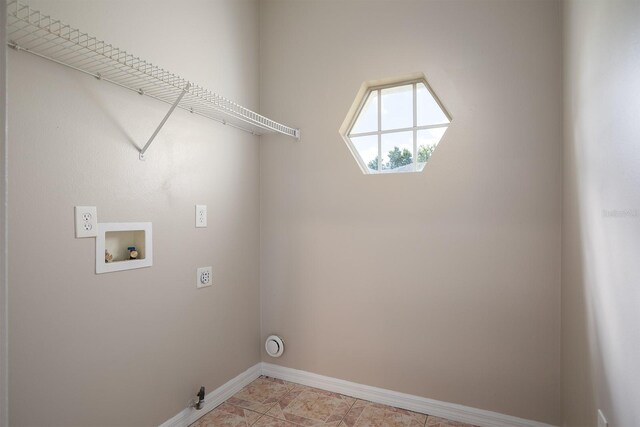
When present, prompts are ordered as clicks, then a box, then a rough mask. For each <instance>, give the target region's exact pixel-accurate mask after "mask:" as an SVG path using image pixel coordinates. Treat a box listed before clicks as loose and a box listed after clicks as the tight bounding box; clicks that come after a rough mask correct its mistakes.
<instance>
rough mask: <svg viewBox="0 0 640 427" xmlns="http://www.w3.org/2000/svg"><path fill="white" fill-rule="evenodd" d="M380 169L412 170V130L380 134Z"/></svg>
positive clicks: (388, 170) (389, 170)
mask: <svg viewBox="0 0 640 427" xmlns="http://www.w3.org/2000/svg"><path fill="white" fill-rule="evenodd" d="M382 169H383V170H382V171H383V172H391V171H393V172H413V171H414V170H415V169H414V166H413V132H395V133H386V134H383V135H382Z"/></svg>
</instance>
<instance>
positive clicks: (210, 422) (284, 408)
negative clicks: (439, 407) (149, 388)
mask: <svg viewBox="0 0 640 427" xmlns="http://www.w3.org/2000/svg"><path fill="white" fill-rule="evenodd" d="M246 426H252V427H300V426H302V427H322V426H325V427H418V426H420V427H473V426H471V425H470V424H464V423H459V422H456V421H449V420H445V419H442V418H437V417H433V416H431V415H425V414H419V413H417V412H411V411H407V410H404V409H399V408H394V407H392V406H385V405H380V404H377V403H373V402H368V401H366V400H359V399H355V398H353V397H348V396H343V395H341V394H337V393H332V392H329V391H325V390H320V389H317V388H312V387H307V386H304V385H300V384H295V383H290V382H287V381H282V380H278V379H275V378H270V377H264V376H262V377H260V378H258V379H256V380H255V381H254V382H252V383H251V384H249V385H248V386H246V387H245V388H243V389H242V390H240V391H239V392H238V393H236V394H235V395H234V396H233V397H231V398H230V399H229V400H227V401H226V402H224V403H223V404H222V405H220V406H218V407H217V408H215V409H214V410H213V411H211V412H209V413H208V414H206V415H205V416H203V417H202V418H200V419H199V420H198V421H196V422H195V423H194V424H192V425H191V427H246Z"/></svg>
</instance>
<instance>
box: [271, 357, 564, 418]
mask: <svg viewBox="0 0 640 427" xmlns="http://www.w3.org/2000/svg"><path fill="white" fill-rule="evenodd" d="M262 375H266V376H269V377H274V378H279V379H281V380H285V381H291V382H294V383H298V384H303V385H306V386H310V387H317V388H321V389H324V390H328V391H332V392H334V393H340V394H344V395H347V396H351V397H356V398H358V399H364V400H369V401H371V402H376V403H381V404H384V405H390V406H395V407H398V408H403V409H408V410H410V411H415V412H420V413H422V414H429V415H434V416H436V417H442V418H447V419H449V420H453V421H460V422H464V423H469V424H473V425H476V426H479V427H553V426H551V425H550V424H545V423H541V422H538V421H531V420H526V419H524V418H518V417H513V416H511V415H504V414H500V413H497V412H492V411H486V410H484V409H476V408H470V407H468V406H463V405H457V404H455V403H447V402H440V401H438V400H433V399H427V398H426V397H420V396H414V395H411V394H406V393H400V392H397V391H392V390H387V389H384V388H378V387H372V386H368V385H363V384H358V383H353V382H351V381H345V380H340V379H337V378H331V377H326V376H324V375H318V374H313V373H311V372H306V371H299V370H297V369H292V368H285V367H284V366H279V365H274V364H271V363H266V362H263V363H262Z"/></svg>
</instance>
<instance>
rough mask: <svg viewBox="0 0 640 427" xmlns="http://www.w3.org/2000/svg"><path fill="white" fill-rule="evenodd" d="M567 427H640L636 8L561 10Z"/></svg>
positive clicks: (602, 5)
mask: <svg viewBox="0 0 640 427" xmlns="http://www.w3.org/2000/svg"><path fill="white" fill-rule="evenodd" d="M564 13H565V17H564V21H565V53H566V68H565V92H566V93H565V94H566V98H565V99H566V103H565V108H566V109H565V122H566V127H565V131H566V137H565V153H564V155H565V168H564V175H565V186H564V195H565V203H564V218H563V277H562V284H563V287H562V325H563V380H564V418H565V425H567V426H581V427H582V426H595V425H597V424H596V420H597V416H596V411H597V409H602V410H603V412H604V414H605V416H606V417H607V419H608V421H609V425H610V426H621V427H626V426H637V425H640V405H639V402H640V381H639V379H640V365H639V364H638V360H640V345H639V343H640V328H639V326H638V325H640V311H639V310H638V307H640V288H639V287H638V283H640V267H638V253H640V240H639V239H638V236H640V192H638V188H640V150H638V135H639V134H640V121H639V120H638V117H639V116H640V99H639V98H638V93H640V74H638V69H640V32H639V31H638V22H640V3H639V2H637V1H624V2H623V1H608V0H597V1H583V0H580V1H570V2H567V3H566V6H565V10H564Z"/></svg>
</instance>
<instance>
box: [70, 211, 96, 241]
mask: <svg viewBox="0 0 640 427" xmlns="http://www.w3.org/2000/svg"><path fill="white" fill-rule="evenodd" d="M75 217H76V239H82V238H85V237H96V236H97V235H98V211H97V209H96V207H95V206H76V207H75Z"/></svg>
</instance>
